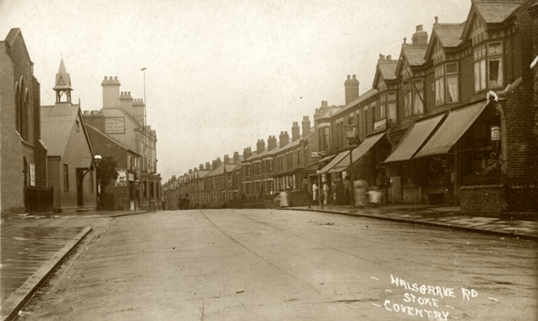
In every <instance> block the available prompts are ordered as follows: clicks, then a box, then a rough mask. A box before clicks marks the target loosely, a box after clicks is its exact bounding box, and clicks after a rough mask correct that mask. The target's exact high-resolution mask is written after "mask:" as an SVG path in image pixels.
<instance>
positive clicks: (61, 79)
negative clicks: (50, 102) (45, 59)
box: [53, 59, 73, 103]
mask: <svg viewBox="0 0 538 321" xmlns="http://www.w3.org/2000/svg"><path fill="white" fill-rule="evenodd" d="M53 89H54V91H56V102H57V103H61V102H62V96H63V94H65V97H66V102H68V103H70V102H71V91H72V90H73V88H71V76H70V75H69V73H68V72H67V71H66V70H65V65H64V60H63V59H62V60H61V61H60V69H59V70H58V73H57V74H56V82H55V85H54V88H53Z"/></svg>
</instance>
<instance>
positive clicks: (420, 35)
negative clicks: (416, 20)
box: [412, 25, 428, 46]
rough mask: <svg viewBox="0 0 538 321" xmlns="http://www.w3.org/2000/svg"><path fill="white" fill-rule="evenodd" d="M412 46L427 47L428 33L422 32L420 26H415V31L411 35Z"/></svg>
mask: <svg viewBox="0 0 538 321" xmlns="http://www.w3.org/2000/svg"><path fill="white" fill-rule="evenodd" d="M412 40H413V45H417V46H427V45H428V33H427V32H426V31H424V30H423V27H422V25H418V26H417V31H416V32H415V33H414V34H413V38H412Z"/></svg>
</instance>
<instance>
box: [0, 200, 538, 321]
mask: <svg viewBox="0 0 538 321" xmlns="http://www.w3.org/2000/svg"><path fill="white" fill-rule="evenodd" d="M290 209H293V210H301V211H318V212H324V213H330V214H338V215H351V216H358V217H366V218H371V219H382V220H389V221H394V222H400V223H406V224H421V225H429V226H436V227H441V228H447V229H457V230H464V231H469V232H477V233H487V234H492V235H497V236H500V237H506V238H516V239H526V240H531V241H538V221H526V220H515V219H502V218H496V217H483V216H470V215H464V214H462V213H461V210H460V207H459V206H433V207H432V206H428V205H416V204H413V205H402V204H399V205H383V206H377V207H363V208H351V207H350V206H349V205H348V206H336V205H325V206H323V207H322V206H310V207H308V206H304V207H293V208H290ZM146 213H147V215H154V214H157V213H154V212H146V211H126V212H118V211H115V212H104V211H91V212H84V213H76V212H74V213H61V214H58V213H51V214H34V215H31V214H19V215H8V216H6V215H4V216H2V220H1V223H0V227H1V235H0V236H1V252H0V254H1V261H0V263H1V265H0V287H1V289H0V295H1V301H0V302H1V307H0V316H1V321H4V320H6V321H7V320H13V319H14V318H15V317H16V316H17V314H18V313H19V311H20V309H21V308H22V307H23V306H24V305H25V304H26V303H27V302H28V301H29V300H30V299H31V297H32V296H33V295H34V294H35V293H36V291H37V290H38V289H39V287H40V286H41V285H42V284H43V283H44V282H46V280H47V279H48V278H49V277H50V276H51V275H52V273H53V272H54V271H55V270H56V269H57V268H58V267H59V266H60V265H61V264H62V261H63V260H64V259H65V258H67V257H68V256H69V255H70V254H71V253H73V252H74V249H75V248H76V247H77V245H79V244H81V243H82V242H83V241H84V240H85V239H86V241H87V240H88V239H90V240H91V239H93V238H94V237H97V236H98V235H99V234H100V233H101V232H103V231H104V230H106V228H107V227H108V224H109V223H110V221H111V220H113V219H114V218H117V217H121V216H126V215H137V214H146Z"/></svg>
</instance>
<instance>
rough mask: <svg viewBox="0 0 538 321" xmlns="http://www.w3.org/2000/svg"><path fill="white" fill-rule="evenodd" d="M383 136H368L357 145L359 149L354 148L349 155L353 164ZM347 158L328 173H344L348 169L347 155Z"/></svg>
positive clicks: (383, 134) (382, 134)
mask: <svg viewBox="0 0 538 321" xmlns="http://www.w3.org/2000/svg"><path fill="white" fill-rule="evenodd" d="M383 136H385V133H381V134H377V135H373V136H370V137H368V138H366V139H365V140H364V141H363V142H362V144H360V145H359V147H357V148H355V149H354V150H353V153H352V154H351V157H352V158H353V163H355V162H356V161H358V160H359V159H360V158H361V157H362V156H364V154H366V153H367V152H368V151H369V150H370V148H372V147H373V146H374V145H375V143H377V142H378V141H379V140H380V139H381V138H382V137H383ZM347 156H348V157H346V158H344V159H343V160H342V161H341V162H339V163H338V164H336V166H334V167H333V168H332V169H331V170H329V173H339V172H343V171H345V170H346V169H347V168H348V167H349V164H350V163H349V161H350V160H349V153H348V155H347Z"/></svg>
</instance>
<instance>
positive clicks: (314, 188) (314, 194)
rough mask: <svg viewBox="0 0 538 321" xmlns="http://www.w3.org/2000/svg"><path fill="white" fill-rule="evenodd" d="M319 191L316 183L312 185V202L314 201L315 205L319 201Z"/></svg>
mask: <svg viewBox="0 0 538 321" xmlns="http://www.w3.org/2000/svg"><path fill="white" fill-rule="evenodd" d="M318 190H319V188H318V185H316V183H314V184H312V201H314V203H315V202H316V200H317V199H318Z"/></svg>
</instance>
